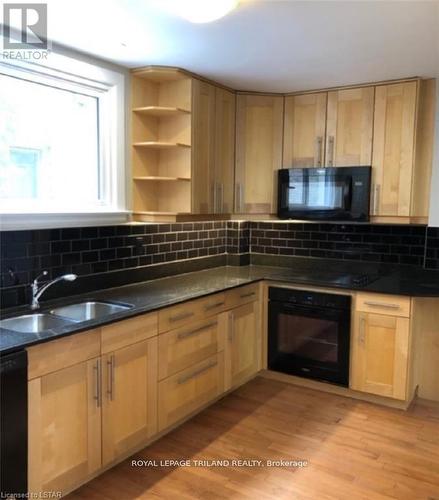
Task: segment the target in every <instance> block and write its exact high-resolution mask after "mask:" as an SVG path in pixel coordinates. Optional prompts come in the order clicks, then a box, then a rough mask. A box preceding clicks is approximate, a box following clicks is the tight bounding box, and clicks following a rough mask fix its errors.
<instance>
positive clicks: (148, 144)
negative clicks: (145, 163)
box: [133, 141, 190, 149]
mask: <svg viewBox="0 0 439 500" xmlns="http://www.w3.org/2000/svg"><path fill="white" fill-rule="evenodd" d="M133 146H134V147H135V148H151V149H173V148H190V145H189V144H181V143H180V142H163V141H144V142H135V143H134V144H133Z"/></svg>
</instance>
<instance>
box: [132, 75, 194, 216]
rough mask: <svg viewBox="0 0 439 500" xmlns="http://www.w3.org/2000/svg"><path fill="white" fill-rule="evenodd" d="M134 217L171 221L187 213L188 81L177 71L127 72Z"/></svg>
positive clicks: (188, 155)
mask: <svg viewBox="0 0 439 500" xmlns="http://www.w3.org/2000/svg"><path fill="white" fill-rule="evenodd" d="M131 110H132V113H131V119H132V140H133V143H132V145H133V147H132V170H133V212H134V218H135V219H136V220H159V219H160V220H166V219H167V218H169V220H176V218H177V216H178V215H179V214H189V213H190V212H191V177H192V175H191V174H192V172H191V166H192V156H191V141H192V114H191V111H192V78H191V77H190V76H188V75H186V74H185V73H183V72H182V71H179V70H174V69H166V68H145V69H138V70H133V71H132V105H131Z"/></svg>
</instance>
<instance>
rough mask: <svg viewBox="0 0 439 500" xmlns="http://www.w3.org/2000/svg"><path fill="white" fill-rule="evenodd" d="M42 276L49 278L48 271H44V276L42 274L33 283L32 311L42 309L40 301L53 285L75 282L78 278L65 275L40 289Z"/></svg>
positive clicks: (72, 275) (73, 275) (74, 275)
mask: <svg viewBox="0 0 439 500" xmlns="http://www.w3.org/2000/svg"><path fill="white" fill-rule="evenodd" d="M42 276H47V271H43V273H42V274H40V275H39V276H38V277H37V278H35V279H34V281H33V282H32V285H31V288H32V303H31V306H30V307H31V309H32V310H35V309H39V307H40V302H39V299H40V297H41V295H43V293H44V292H45V291H46V290H47V289H48V288H49V287H51V286H52V285H54V284H55V283H58V282H59V281H75V279H76V278H77V277H78V276H77V275H76V274H63V275H62V276H58V277H57V278H54V279H53V280H51V281H49V282H47V283H46V284H45V285H43V286H41V287H39V284H38V280H39V279H40V278H41V277H42Z"/></svg>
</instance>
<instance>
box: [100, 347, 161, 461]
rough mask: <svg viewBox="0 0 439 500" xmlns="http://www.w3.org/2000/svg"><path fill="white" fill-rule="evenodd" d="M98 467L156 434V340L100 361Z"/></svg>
mask: <svg viewBox="0 0 439 500" xmlns="http://www.w3.org/2000/svg"><path fill="white" fill-rule="evenodd" d="M102 369H103V371H104V372H106V376H103V377H102V394H103V403H102V465H103V466H105V465H108V464H110V463H111V462H114V461H115V460H117V459H118V458H120V457H121V456H123V455H124V454H125V453H127V452H129V451H130V450H133V449H135V448H136V447H138V446H140V445H141V443H142V442H143V443H145V444H146V442H147V440H148V438H150V437H151V436H153V435H154V434H155V433H156V432H157V408H156V403H157V338H152V339H149V340H145V341H143V342H139V343H136V344H132V345H129V346H127V347H124V348H122V349H118V350H116V351H113V352H110V353H108V354H105V355H104V356H103V357H102Z"/></svg>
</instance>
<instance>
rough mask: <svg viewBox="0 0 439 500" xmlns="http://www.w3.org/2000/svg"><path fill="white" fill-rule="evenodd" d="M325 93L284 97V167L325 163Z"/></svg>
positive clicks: (311, 165)
mask: <svg viewBox="0 0 439 500" xmlns="http://www.w3.org/2000/svg"><path fill="white" fill-rule="evenodd" d="M327 96H328V95H327V93H326V92H322V93H319V94H304V95H296V96H291V97H286V98H285V128H284V157H283V167H285V168H290V167H320V166H322V165H324V154H325V151H324V150H325V132H326V101H327Z"/></svg>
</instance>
